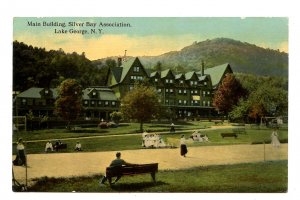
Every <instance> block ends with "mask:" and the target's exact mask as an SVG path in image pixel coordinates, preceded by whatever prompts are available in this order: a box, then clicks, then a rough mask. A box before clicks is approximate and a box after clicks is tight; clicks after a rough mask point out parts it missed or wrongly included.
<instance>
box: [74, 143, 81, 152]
mask: <svg viewBox="0 0 300 200" xmlns="http://www.w3.org/2000/svg"><path fill="white" fill-rule="evenodd" d="M74 150H75V151H82V150H81V144H80V143H79V141H77V143H76V145H75V149H74Z"/></svg>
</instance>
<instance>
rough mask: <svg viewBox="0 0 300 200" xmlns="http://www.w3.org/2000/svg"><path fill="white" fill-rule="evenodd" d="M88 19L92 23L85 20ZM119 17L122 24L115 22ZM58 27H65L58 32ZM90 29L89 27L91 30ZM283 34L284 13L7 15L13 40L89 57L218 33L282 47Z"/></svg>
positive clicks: (152, 50)
mask: <svg viewBox="0 0 300 200" xmlns="http://www.w3.org/2000/svg"><path fill="white" fill-rule="evenodd" d="M39 23H40V24H39ZM44 23H46V24H44ZM64 23H65V26H64ZM93 23H95V27H93V26H91V24H93ZM101 23H102V25H101ZM105 23H112V24H113V25H115V26H114V27H107V26H103V24H105ZM120 23H121V24H123V26H116V24H120ZM35 25H36V26H35ZM38 25H39V26H38ZM62 29H63V32H66V33H61V31H62ZM91 29H94V30H95V32H91ZM99 29H101V30H99ZM74 30H76V33H74ZM84 31H86V32H84ZM288 35H289V34H288V18H286V17H250V18H238V17H147V18H145V17H136V18H134V17H131V18H129V17H126V18H110V17H104V18H103V17H102V18H99V17H85V18H83V17H76V18H70V17H60V18H57V17H56V18H54V17H50V18H49V17H48V18H29V17H23V18H22V17H14V19H13V40H17V41H19V42H24V43H26V44H29V45H32V46H36V47H42V48H45V49H46V50H51V49H54V50H58V49H60V48H61V49H63V50H64V51H65V52H67V53H72V52H74V51H75V52H77V53H79V54H81V53H82V52H85V55H86V57H87V58H89V59H90V60H96V59H99V58H104V57H109V56H122V55H124V52H125V50H127V55H128V56H156V55H160V54H163V53H166V52H169V51H178V50H180V49H182V48H183V47H185V46H188V45H191V44H192V43H193V42H195V41H197V42H200V41H204V40H207V39H213V38H220V37H224V38H231V39H235V40H240V41H242V42H248V43H252V44H255V45H257V46H261V47H264V48H271V49H276V50H277V49H279V50H280V51H284V52H287V53H288Z"/></svg>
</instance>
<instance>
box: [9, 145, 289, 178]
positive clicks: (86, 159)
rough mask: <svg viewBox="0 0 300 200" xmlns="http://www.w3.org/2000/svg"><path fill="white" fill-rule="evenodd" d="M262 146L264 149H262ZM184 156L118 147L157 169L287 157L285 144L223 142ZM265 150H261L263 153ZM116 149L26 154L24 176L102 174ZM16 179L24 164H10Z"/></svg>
mask: <svg viewBox="0 0 300 200" xmlns="http://www.w3.org/2000/svg"><path fill="white" fill-rule="evenodd" d="M264 149H265V151H264ZM188 151H189V152H188V154H187V157H186V158H184V157H181V156H180V155H179V148H176V149H141V150H125V151H122V158H123V159H124V160H126V161H127V162H130V163H137V164H144V163H155V162H157V163H159V170H166V169H184V168H191V167H197V166H207V165H218V164H234V163H247V162H257V161H263V160H287V159H288V145H287V144H282V145H281V146H280V148H274V147H272V146H271V145H270V144H268V145H265V147H264V145H227V146H205V147H190V148H188ZM264 152H265V154H264ZM115 153H116V151H108V152H86V153H85V152H80V153H49V154H29V155H28V156H27V159H28V165H29V167H28V180H30V179H33V178H39V177H43V176H48V177H71V176H85V175H94V174H99V173H101V174H103V173H104V172H105V168H106V167H107V166H108V165H109V164H110V162H111V160H112V159H114V158H115ZM14 173H15V177H16V179H17V180H21V182H23V181H24V179H25V167H20V166H14Z"/></svg>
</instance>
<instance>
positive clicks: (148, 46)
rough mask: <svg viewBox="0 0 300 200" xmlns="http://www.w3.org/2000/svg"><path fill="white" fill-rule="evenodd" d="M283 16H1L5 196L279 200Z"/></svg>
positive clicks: (284, 120)
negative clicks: (9, 50) (7, 49)
mask: <svg viewBox="0 0 300 200" xmlns="http://www.w3.org/2000/svg"><path fill="white" fill-rule="evenodd" d="M288 22H289V19H288V18H286V17H268V18H266V17H246V18H240V17H14V19H13V58H12V59H13V91H12V98H13V108H12V118H13V123H12V125H13V127H12V129H13V131H12V141H13V143H12V152H13V155H12V168H13V182H12V191H14V192H64V193H72V192H81V193H91V192H96V193H133V192H134V193H286V192H287V191H288V81H289V80H288V73H289V62H288V60H289V52H288V49H289V48H288V42H289V41H288V35H289V30H288Z"/></svg>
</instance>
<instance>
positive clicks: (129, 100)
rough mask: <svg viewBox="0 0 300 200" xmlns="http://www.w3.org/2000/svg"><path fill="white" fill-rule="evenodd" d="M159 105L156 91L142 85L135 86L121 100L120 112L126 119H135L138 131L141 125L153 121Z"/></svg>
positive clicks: (141, 129)
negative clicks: (138, 124)
mask: <svg viewBox="0 0 300 200" xmlns="http://www.w3.org/2000/svg"><path fill="white" fill-rule="evenodd" d="M159 108H160V103H159V98H158V96H157V94H156V91H155V89H154V88H152V87H148V86H145V85H143V84H135V86H134V88H133V90H131V91H129V92H128V93H127V94H126V95H125V96H124V98H123V99H121V112H122V113H123V114H124V116H125V117H127V118H128V119H135V120H137V121H138V122H139V123H140V131H141V132H142V131H143V124H144V123H145V122H146V121H148V120H151V119H153V118H154V117H155V116H156V115H157V113H159Z"/></svg>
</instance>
